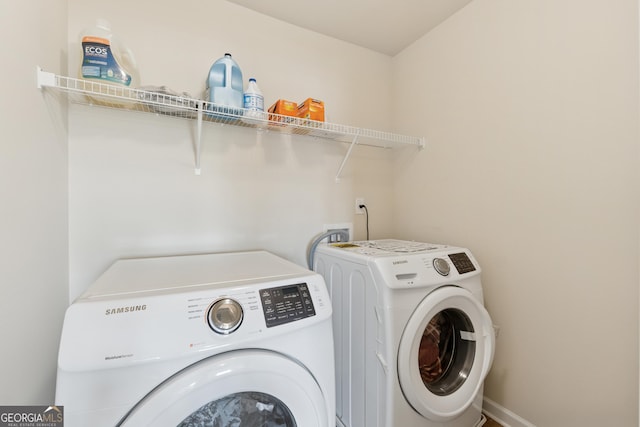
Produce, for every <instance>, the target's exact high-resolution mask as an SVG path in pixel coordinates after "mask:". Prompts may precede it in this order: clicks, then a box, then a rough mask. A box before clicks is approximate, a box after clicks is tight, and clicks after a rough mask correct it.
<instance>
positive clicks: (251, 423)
mask: <svg viewBox="0 0 640 427" xmlns="http://www.w3.org/2000/svg"><path fill="white" fill-rule="evenodd" d="M328 423H329V421H328V418H327V406H326V402H325V399H324V396H323V394H322V391H321V390H320V387H319V385H318V383H317V382H316V381H315V379H314V378H313V376H312V375H311V373H310V372H309V371H308V370H307V369H305V368H304V367H302V366H300V365H299V364H298V363H296V362H294V361H293V360H291V359H289V358H287V357H285V356H283V355H281V354H278V353H274V352H270V351H263V350H239V351H233V352H229V353H223V354H220V355H216V356H212V357H210V358H208V359H205V360H203V361H201V362H198V363H196V364H194V365H191V366H189V367H188V368H186V369H184V370H182V371H180V372H178V373H177V374H175V375H174V376H173V377H171V378H169V379H168V380H166V381H165V382H163V383H162V384H160V385H159V386H158V387H157V388H155V389H154V390H153V391H152V392H151V393H149V394H148V395H147V396H146V397H145V398H144V399H142V400H141V401H140V402H139V403H138V404H137V405H136V406H135V407H134V408H133V409H132V410H131V411H130V412H129V413H128V414H127V415H126V416H125V418H124V419H123V420H122V421H121V422H120V423H119V424H118V425H119V426H127V427H134V426H135V427H142V426H154V427H156V426H158V427H164V426H167V427H169V426H170V427H176V426H179V427H191V426H199V425H212V426H224V427H227V426H228V427H232V426H239V425H242V426H243V427H245V426H246V427H258V426H265V425H268V426H273V427H296V426H298V427H307V426H309V427H326V426H327V425H328Z"/></svg>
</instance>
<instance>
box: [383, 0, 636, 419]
mask: <svg viewBox="0 0 640 427" xmlns="http://www.w3.org/2000/svg"><path fill="white" fill-rule="evenodd" d="M637 8H638V5H637V1H636V0H621V1H616V2H602V1H594V0H589V1H584V0H566V1H561V2H558V1H554V0H536V1H533V0H531V1H527V0H524V1H518V2H514V1H511V0H476V1H474V2H471V3H470V4H469V5H468V6H467V7H466V8H465V9H463V10H462V11H460V12H459V13H457V14H456V15H454V16H453V17H452V18H451V19H449V20H448V21H446V22H445V23H444V24H442V25H441V26H440V27H438V28H436V29H435V30H434V31H432V32H431V33H429V34H428V35H426V36H425V37H423V38H422V39H421V40H419V41H418V42H417V43H415V44H414V45H412V46H411V47H410V48H408V49H406V50H405V51H403V52H402V53H401V54H400V55H398V56H397V57H396V58H394V64H393V65H394V76H393V81H394V82H395V83H396V84H395V86H394V91H393V93H394V94H396V98H395V100H394V106H395V109H394V111H402V112H403V114H398V115H396V117H395V122H394V124H395V125H396V126H397V127H398V128H400V129H403V131H405V132H407V133H411V134H425V135H426V136H427V140H428V150H427V155H426V156H420V157H411V156H400V157H399V158H398V162H397V164H396V171H397V183H396V186H397V190H396V192H395V194H396V199H395V203H394V206H395V207H396V211H395V215H396V217H395V224H396V226H397V230H398V234H399V235H400V236H401V237H411V238H416V239H424V240H428V241H435V242H446V243H451V244H458V245H462V246H466V247H469V248H471V250H472V251H473V252H474V254H475V255H476V256H477V258H478V259H479V261H480V263H481V265H482V266H483V267H484V269H483V278H484V281H483V283H484V286H485V289H486V291H485V298H486V303H487V306H488V309H489V312H490V313H491V315H492V317H493V318H494V321H495V323H496V324H498V325H499V326H500V327H501V330H500V336H499V338H498V341H497V353H496V357H495V363H494V367H493V370H492V372H491V373H490V375H489V378H488V381H487V384H486V396H487V397H489V398H490V399H492V400H494V401H496V402H497V403H498V404H500V405H502V406H503V407H506V408H508V409H509V410H511V411H513V412H515V413H516V414H518V415H519V416H521V417H523V418H525V419H526V420H528V421H529V422H531V423H533V424H535V425H539V426H563V427H569V426H586V425H589V426H596V425H610V426H614V425H615V426H632V425H637V424H638V385H637V379H638V283H639V280H638V260H639V253H638V232H639V219H638V218H640V216H639V213H640V209H639V199H638V197H639V180H638V178H639V176H638V170H639V166H640V164H639V163H640V162H639V156H638V153H639V135H638V117H639V116H638V113H639V111H638V51H639V50H638V10H637ZM416 100H420V101H419V102H416ZM404 106H408V107H410V108H404V109H403V107H404ZM418 196H419V197H418Z"/></svg>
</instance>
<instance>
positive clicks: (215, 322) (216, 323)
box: [207, 298, 244, 335]
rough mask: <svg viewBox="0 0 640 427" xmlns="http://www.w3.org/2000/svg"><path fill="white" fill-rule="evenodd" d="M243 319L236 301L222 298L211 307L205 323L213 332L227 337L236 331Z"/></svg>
mask: <svg viewBox="0 0 640 427" xmlns="http://www.w3.org/2000/svg"><path fill="white" fill-rule="evenodd" d="M243 317H244V315H243V312H242V306H241V305H240V304H239V303H238V302H237V301H235V300H233V299H231V298H223V299H220V300H218V301H216V302H214V303H213V304H212V305H211V307H210V308H209V313H208V315H207V322H208V323H209V327H210V328H211V329H213V331H214V332H217V333H219V334H223V335H227V334H230V333H232V332H233V331H235V330H236V329H238V327H239V326H240V323H242V318H243Z"/></svg>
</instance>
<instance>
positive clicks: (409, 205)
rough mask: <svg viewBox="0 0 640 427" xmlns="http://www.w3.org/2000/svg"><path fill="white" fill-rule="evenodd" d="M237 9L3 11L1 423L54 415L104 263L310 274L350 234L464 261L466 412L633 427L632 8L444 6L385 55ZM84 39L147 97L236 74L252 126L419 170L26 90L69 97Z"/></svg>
mask: <svg viewBox="0 0 640 427" xmlns="http://www.w3.org/2000/svg"><path fill="white" fill-rule="evenodd" d="M239 3H242V2H238V3H234V2H233V1H231V0H230V1H227V0H207V1H204V0H185V1H182V2H180V3H179V4H178V3H176V4H166V5H164V4H163V5H159V4H158V3H157V2H148V1H137V2H128V1H124V0H114V1H111V2H109V3H108V4H106V3H104V2H98V1H94V0H90V1H80V0H47V1H45V0H28V1H18V0H7V1H3V2H2V3H0V35H1V36H2V41H1V42H0V43H1V45H2V48H3V49H2V51H3V55H4V57H5V66H4V74H3V75H5V76H6V79H5V82H6V88H5V94H4V96H3V98H2V100H1V101H0V104H1V105H2V110H3V112H4V114H3V118H2V128H3V130H4V132H5V138H3V142H2V143H0V150H1V151H0V153H1V154H0V165H1V167H0V177H1V179H0V183H1V184H0V185H1V186H2V192H1V194H3V199H4V201H3V204H2V205H3V209H2V210H1V211H0V219H1V220H2V221H1V222H0V224H1V225H0V228H1V230H2V233H0V234H1V235H2V236H3V238H2V244H1V245H0V248H1V253H2V255H3V256H2V259H3V262H2V263H1V266H0V286H1V287H2V295H3V298H2V302H1V303H0V312H1V315H0V316H1V317H0V319H1V320H2V325H3V326H2V336H3V339H4V346H3V348H4V351H3V354H2V356H1V357H0V361H1V363H0V366H2V368H1V371H0V375H1V376H2V378H3V380H2V383H3V386H2V387H1V388H0V405H13V406H18V405H52V404H53V403H54V395H55V387H56V366H57V358H58V348H59V341H60V335H61V330H62V324H63V317H64V313H65V310H66V309H67V307H68V306H69V304H70V303H71V302H72V301H74V300H75V299H76V298H77V297H78V296H80V295H81V294H82V293H83V292H84V291H86V290H87V288H88V287H89V286H90V285H91V284H92V283H93V282H94V281H95V280H96V279H97V278H98V277H99V276H100V275H101V274H102V273H103V272H104V271H105V270H106V269H107V268H108V267H109V266H110V265H112V264H113V263H114V262H115V261H116V260H117V259H120V258H136V257H150V256H172V255H185V254H202V253H218V252H235V251H246V250H266V251H269V252H271V253H274V254H276V255H277V256H279V257H281V258H284V259H286V260H288V261H290V262H292V263H295V264H297V265H300V266H306V265H307V264H306V263H307V261H306V252H307V249H308V247H309V244H310V242H311V241H312V239H313V238H314V237H315V236H317V235H318V234H320V233H322V232H323V230H325V229H326V228H327V226H332V225H340V226H345V225H346V226H347V228H350V231H351V233H352V235H351V236H350V239H354V240H365V239H367V237H368V236H369V237H370V238H371V239H385V238H398V239H405V240H412V241H418V242H430V243H433V244H444V245H454V246H458V247H463V248H469V250H470V251H471V252H472V253H473V256H474V257H475V260H477V263H478V264H479V265H480V266H481V267H482V285H483V289H484V306H485V307H486V310H487V311H488V313H489V314H490V315H491V319H492V321H493V324H494V327H495V355H494V358H493V364H492V367H491V370H490V371H489V373H488V376H487V377H486V380H485V383H484V401H483V408H484V410H485V413H487V414H488V415H490V416H491V417H492V418H494V419H496V420H498V421H500V422H501V424H502V425H504V426H512V427H527V426H540V427H545V426H550V427H556V426H557V427H571V426H594V427H596V426H602V425H611V426H621V427H627V426H629V427H632V426H637V425H638V420H639V410H640V409H639V404H638V403H639V393H638V388H639V377H640V375H639V369H638V368H639V360H640V358H639V352H638V346H639V343H640V329H639V321H640V319H639V301H640V295H639V293H638V289H639V284H640V174H639V171H640V107H639V104H640V101H639V98H640V69H639V64H640V2H639V1H638V0H619V1H615V2H604V1H592V0H590V1H586V2H585V1H579V0H566V1H561V2H559V1H554V0H542V1H534V0H522V1H515V2H514V1H512V0H471V1H459V2H457V4H458V7H457V8H456V10H451V11H450V13H449V15H447V16H446V19H443V20H442V22H440V23H438V25H434V26H433V27H429V28H425V30H424V31H423V32H422V33H421V34H419V35H415V37H414V38H413V39H412V40H411V42H409V43H408V44H406V46H403V47H402V48H401V49H398V50H397V51H382V49H379V50H376V49H374V48H371V47H364V46H361V45H358V44H356V43H355V42H353V40H355V39H356V38H355V36H353V35H351V36H348V35H345V36H344V37H343V38H345V39H346V41H345V40H341V39H340V38H338V37H335V36H331V35H325V34H321V33H320V32H317V31H314V30H313V29H309V28H305V27H304V26H303V25H302V24H298V25H296V23H295V22H294V23H293V24H292V23H288V22H286V21H285V20H280V19H276V18H274V17H271V16H268V15H267V14H263V13H261V12H259V11H258V10H259V8H258V6H256V7H255V8H256V10H252V9H251V8H247V7H243V6H241V5H240V4H239ZM248 3H249V2H244V4H248ZM432 3H433V7H434V8H440V7H443V6H442V4H440V3H442V2H439V1H432ZM314 7H316V5H315V4H313V3H310V4H309V5H308V13H309V14H313V13H314ZM345 7H347V6H345ZM372 7H374V6H372ZM318 16H320V15H319V14H318ZM366 16H367V13H365V12H364V11H363V15H362V19H359V20H357V21H358V22H355V21H354V23H353V24H354V29H355V30H356V31H357V29H358V26H362V27H365V26H367V25H369V24H367V22H366ZM97 19H104V20H107V21H108V22H109V23H110V25H111V28H112V30H113V32H114V34H117V36H118V38H119V39H120V40H122V41H123V42H125V43H126V46H127V47H128V48H129V49H130V50H131V51H132V52H133V53H134V55H135V59H136V62H137V66H138V70H139V77H140V79H139V82H140V84H141V85H146V86H150V85H153V86H166V87H167V88H170V89H171V90H172V91H175V92H176V93H179V94H183V93H186V94H188V96H189V97H193V98H197V99H205V94H204V92H205V89H206V87H205V85H206V78H207V74H208V72H209V69H210V67H211V65H212V64H213V62H214V61H216V60H217V59H218V58H220V57H222V56H223V55H224V54H225V53H231V54H232V55H233V58H234V59H235V60H236V61H237V63H238V64H239V66H240V67H241V69H242V72H243V75H244V81H245V85H246V83H247V81H248V79H249V78H255V79H256V80H257V83H258V85H259V86H260V89H261V91H262V93H263V95H264V104H265V109H266V108H267V107H269V106H271V105H272V104H273V103H274V102H275V101H277V100H278V99H286V100H293V101H296V102H301V101H303V100H305V99H308V98H313V99H318V100H322V102H323V104H324V108H325V119H326V122H327V123H337V124H344V125H348V126H353V127H354V128H355V129H374V130H379V131H384V132H393V133H394V134H399V135H407V136H410V137H416V138H423V140H424V147H420V146H417V145H411V144H406V146H405V145H402V144H400V145H393V146H392V148H391V149H385V148H379V147H371V146H368V145H366V141H365V140H364V139H363V140H361V141H360V140H358V136H357V135H354V136H353V139H355V140H356V143H355V144H353V145H352V144H351V142H349V141H346V142H345V141H334V140H331V139H326V138H322V137H314V136H309V135H297V134H291V133H287V132H278V131H273V130H269V129H255V128H252V127H246V126H233V125H227V124H222V125H221V124H219V123H209V122H205V123H203V125H202V127H201V128H198V127H197V125H196V122H197V121H196V120H195V119H183V118H176V117H168V116H167V115H163V114H148V113H146V114H145V113H138V112H131V111H123V110H122V109H107V108H102V107H100V106H96V105H79V104H76V103H74V102H70V101H69V100H67V98H66V94H65V93H62V92H59V91H55V90H50V89H49V88H44V89H43V88H38V79H37V75H38V73H37V68H38V67H41V68H42V70H44V71H46V72H48V73H53V74H55V75H60V76H69V77H74V78H75V77H78V72H79V67H80V64H81V61H82V50H81V34H82V33H83V31H85V30H86V28H90V27H92V26H94V25H95V23H96V20H97ZM292 19H293V18H292ZM332 19H336V22H340V21H341V19H342V17H341V15H340V11H339V10H338V11H336V14H335V15H333V18H332ZM300 22H301V21H300ZM425 25H427V24H426V23H425ZM390 28H392V27H390ZM384 30H385V29H383V28H380V31H384ZM389 31H391V30H389ZM349 37H351V39H349ZM199 132H201V135H199ZM356 134H357V131H356ZM198 141H200V144H198ZM360 142H362V144H360ZM356 199H358V200H363V201H364V204H365V205H366V211H365V213H364V214H363V213H360V212H359V213H356V210H357V206H356V203H355V201H356ZM435 425H437V424H435ZM354 427H357V426H354ZM456 427H458V426H456ZM460 427H462V426H460Z"/></svg>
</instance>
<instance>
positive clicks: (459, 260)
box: [449, 252, 476, 274]
mask: <svg viewBox="0 0 640 427" xmlns="http://www.w3.org/2000/svg"><path fill="white" fill-rule="evenodd" d="M449 259H450V260H451V262H452V263H453V266H454V267H455V268H456V270H458V273H459V274H464V273H469V272H471V271H476V267H475V266H474V265H473V263H472V262H471V260H470V259H469V257H468V256H467V254H466V253H464V252H461V253H459V254H449Z"/></svg>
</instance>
